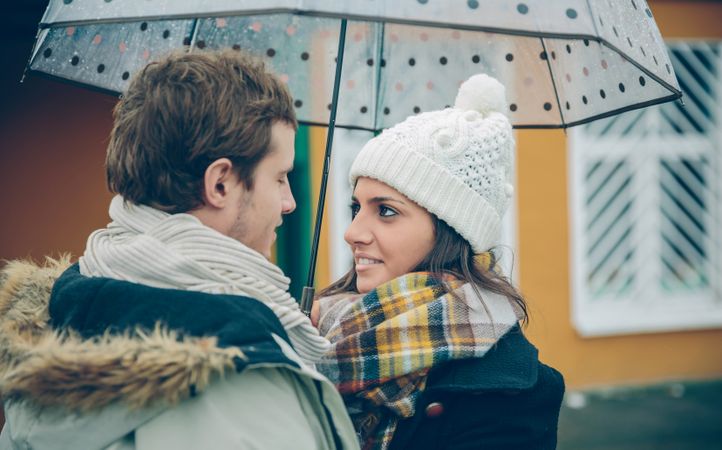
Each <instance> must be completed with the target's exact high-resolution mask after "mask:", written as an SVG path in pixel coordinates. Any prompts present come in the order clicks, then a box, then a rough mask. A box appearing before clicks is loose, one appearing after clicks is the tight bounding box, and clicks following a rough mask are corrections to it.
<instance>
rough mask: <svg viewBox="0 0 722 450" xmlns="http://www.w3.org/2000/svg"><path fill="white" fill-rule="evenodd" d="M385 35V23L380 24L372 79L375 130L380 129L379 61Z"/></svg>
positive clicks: (381, 59)
mask: <svg viewBox="0 0 722 450" xmlns="http://www.w3.org/2000/svg"><path fill="white" fill-rule="evenodd" d="M385 36H386V23H382V24H381V37H380V42H381V43H380V44H379V46H378V49H379V50H378V53H377V54H376V64H375V66H374V67H376V70H375V72H376V80H374V89H375V90H376V92H375V93H374V94H373V98H374V99H375V101H374V110H373V115H374V116H373V128H374V129H375V130H380V129H381V128H383V127H381V126H380V124H379V99H380V98H381V95H380V93H381V61H383V58H384V42H386V41H385Z"/></svg>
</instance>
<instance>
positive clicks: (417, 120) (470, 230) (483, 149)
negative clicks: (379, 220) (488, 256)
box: [349, 74, 514, 253]
mask: <svg viewBox="0 0 722 450" xmlns="http://www.w3.org/2000/svg"><path fill="white" fill-rule="evenodd" d="M505 105H506V100H505V91H504V86H503V85H502V84H501V83H499V82H498V81H497V80H496V79H494V78H492V77H489V76H488V75H484V74H479V75H474V76H473V77H471V78H470V79H469V80H467V81H466V82H464V83H463V84H462V86H461V88H460V89H459V94H458V96H457V98H456V103H455V105H454V107H453V108H446V109H444V110H442V111H432V112H427V113H423V114H419V115H417V116H412V117H409V118H408V119H406V120H405V121H403V122H401V123H399V124H397V125H395V126H394V127H392V128H390V129H388V130H385V131H384V132H382V133H381V134H380V135H378V136H376V137H375V138H373V139H371V140H370V141H369V142H368V143H367V144H366V145H365V146H364V147H363V149H362V150H361V152H360V153H359V155H358V156H357V157H356V160H355V161H354V163H353V165H352V167H351V172H350V175H349V178H350V182H351V185H352V186H353V185H355V184H356V180H357V179H358V178H359V177H370V178H374V179H377V180H379V181H382V182H384V183H386V184H388V185H389V186H391V187H393V188H394V189H396V190H398V191H399V192H401V193H402V194H404V195H405V196H406V197H408V198H409V199H411V200H413V201H414V202H416V203H417V204H419V205H420V206H422V207H423V208H425V209H426V210H428V211H429V212H431V213H432V214H434V215H435V216H436V217H438V218H439V219H441V220H443V221H445V222H446V223H447V224H449V226H451V227H452V228H454V229H455V230H456V231H457V232H458V233H459V234H460V235H461V236H462V237H464V238H465V239H466V240H467V241H469V243H470V244H471V246H472V248H473V249H474V251H475V252H476V253H482V252H484V251H487V250H489V249H490V248H491V247H493V246H495V245H497V244H498V243H499V241H500V235H501V219H502V217H503V216H504V213H505V212H506V210H507V208H508V207H509V203H510V200H511V197H512V194H513V190H514V188H513V186H512V184H511V181H512V180H511V168H512V164H513V153H514V137H513V135H512V128H511V124H510V123H509V119H507V117H506V116H505V115H504V114H502V113H501V112H500V111H501V110H502V108H504V107H505Z"/></svg>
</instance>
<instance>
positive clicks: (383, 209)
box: [379, 205, 398, 217]
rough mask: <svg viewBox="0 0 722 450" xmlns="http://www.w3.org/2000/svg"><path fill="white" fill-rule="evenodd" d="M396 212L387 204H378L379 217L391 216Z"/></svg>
mask: <svg viewBox="0 0 722 450" xmlns="http://www.w3.org/2000/svg"><path fill="white" fill-rule="evenodd" d="M397 214H398V213H397V212H396V211H395V210H394V209H392V208H389V207H388V206H384V205H381V206H379V215H380V216H381V217H392V216H395V215H397Z"/></svg>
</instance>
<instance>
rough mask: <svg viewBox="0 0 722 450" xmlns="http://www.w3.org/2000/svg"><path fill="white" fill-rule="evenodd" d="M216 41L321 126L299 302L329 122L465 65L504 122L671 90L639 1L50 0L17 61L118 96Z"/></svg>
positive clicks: (433, 93)
mask: <svg viewBox="0 0 722 450" xmlns="http://www.w3.org/2000/svg"><path fill="white" fill-rule="evenodd" d="M217 48H233V49H237V50H241V49H243V50H245V51H248V52H251V53H254V54H256V55H259V56H261V57H263V58H264V59H265V60H266V61H267V62H268V64H269V65H270V66H271V67H272V68H273V70H274V71H275V72H276V73H277V74H279V76H280V77H281V79H282V80H283V81H284V82H286V83H287V84H288V86H289V88H290V90H291V93H292V94H293V97H294V104H295V107H296V113H297V117H298V119H299V121H301V122H302V123H306V124H317V125H327V124H328V125H330V126H329V132H328V135H327V136H328V137H327V143H326V158H325V159H324V170H323V174H324V176H323V178H322V183H321V192H320V195H319V204H318V209H317V214H316V226H315V232H314V238H313V245H312V250H311V263H310V270H309V279H308V282H307V287H306V288H304V293H303V294H304V295H303V299H302V301H301V307H302V308H303V309H304V311H308V310H310V305H311V299H312V298H313V289H312V288H311V286H313V280H314V269H315V265H316V255H317V250H318V242H319V236H320V229H321V221H322V219H323V205H324V201H325V192H326V182H327V175H328V164H329V161H330V155H331V148H332V142H333V130H334V127H343V128H351V129H363V130H369V131H374V132H376V131H379V130H381V129H384V128H387V127H390V126H392V125H394V124H396V123H398V122H400V121H402V120H403V119H405V118H406V117H408V116H409V115H412V114H418V113H420V112H423V111H431V110H438V109H441V108H444V107H446V106H448V105H449V104H451V103H452V102H453V99H454V98H455V96H456V93H457V91H458V88H459V86H460V84H461V82H462V81H464V80H466V79H467V78H469V77H470V76H471V75H473V74H477V73H487V74H489V75H491V76H493V77H495V78H497V79H498V80H499V81H501V82H502V83H503V84H504V85H505V86H506V94H507V101H508V105H507V108H508V109H507V115H508V116H509V118H510V120H511V122H512V124H513V126H514V127H516V128H566V127H570V126H573V125H578V124H582V123H586V122H589V121H592V120H595V119H598V118H602V117H606V116H610V115H613V114H618V113H621V112H624V111H628V110H631V109H635V108H642V107H645V106H649V105H653V104H657V103H662V102H665V101H670V100H674V99H677V98H680V97H681V92H680V88H679V84H678V83H677V79H676V77H675V75H674V72H673V70H672V65H671V63H670V60H669V57H668V55H667V51H666V48H665V46H664V43H663V41H662V38H661V36H660V34H659V30H658V29H657V26H656V24H655V22H654V18H653V16H652V13H651V11H650V9H649V7H648V6H647V4H646V2H645V1H644V0H598V1H588V0H521V1H514V0H484V1H480V0H385V1H384V0H354V1H339V0H214V1H212V2H211V1H205V2H199V1H194V0H51V1H50V3H49V5H48V9H47V11H46V13H45V15H44V16H43V19H42V22H41V23H40V33H39V34H38V39H37V42H36V44H35V48H34V49H33V54H32V57H31V60H30V63H29V70H30V72H36V73H42V74H45V75H48V76H51V77H56V78H61V79H65V80H69V81H72V82H74V83H79V84H82V85H86V86H90V87H93V88H96V89H100V90H103V91H106V92H109V93H114V94H120V93H122V92H123V90H124V89H125V88H126V86H127V85H128V83H129V80H130V79H131V78H132V76H133V74H134V73H136V72H137V71H139V70H140V69H141V68H142V67H144V66H145V65H146V64H147V63H148V62H150V61H152V60H153V59H154V58H157V57H159V56H161V55H163V54H164V53H167V52H169V51H171V50H174V49H185V50H186V51H197V50H196V49H217ZM344 60H345V61H346V62H345V63H344ZM337 62H338V63H337Z"/></svg>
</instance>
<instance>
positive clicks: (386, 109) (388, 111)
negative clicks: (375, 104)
mask: <svg viewBox="0 0 722 450" xmlns="http://www.w3.org/2000/svg"><path fill="white" fill-rule="evenodd" d="M384 114H386V115H387V116H388V115H389V114H391V110H390V109H389V108H388V107H387V108H384Z"/></svg>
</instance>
